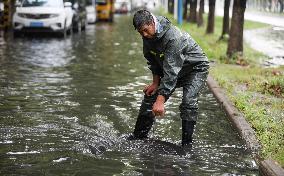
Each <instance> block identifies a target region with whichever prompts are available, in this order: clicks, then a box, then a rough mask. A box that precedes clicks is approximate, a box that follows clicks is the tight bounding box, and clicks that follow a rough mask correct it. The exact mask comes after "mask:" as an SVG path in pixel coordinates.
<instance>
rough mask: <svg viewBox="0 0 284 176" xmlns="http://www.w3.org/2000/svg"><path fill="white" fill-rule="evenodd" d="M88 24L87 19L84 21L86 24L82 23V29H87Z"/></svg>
mask: <svg viewBox="0 0 284 176" xmlns="http://www.w3.org/2000/svg"><path fill="white" fill-rule="evenodd" d="M86 26H87V21H86V20H85V21H84V25H82V30H83V31H85V30H86Z"/></svg>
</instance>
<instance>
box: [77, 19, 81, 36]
mask: <svg viewBox="0 0 284 176" xmlns="http://www.w3.org/2000/svg"><path fill="white" fill-rule="evenodd" d="M77 27H78V29H77V31H78V32H79V33H80V32H81V31H82V22H81V21H79V22H78V26H77Z"/></svg>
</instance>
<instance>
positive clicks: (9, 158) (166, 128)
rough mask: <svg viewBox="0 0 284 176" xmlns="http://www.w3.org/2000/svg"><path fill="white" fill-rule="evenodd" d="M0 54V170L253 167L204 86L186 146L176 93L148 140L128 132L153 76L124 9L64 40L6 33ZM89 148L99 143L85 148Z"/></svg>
mask: <svg viewBox="0 0 284 176" xmlns="http://www.w3.org/2000/svg"><path fill="white" fill-rule="evenodd" d="M0 53H1V54H2V55H1V56H3V57H1V59H0V100H1V101H0V117H1V118H0V156H1V161H0V165H1V173H3V174H6V175H9V174H17V175H44V174H45V175H62V174H67V175H71V174H72V175H74V174H75V175H87V174H90V175H94V174H95V175H114V174H117V175H118V174H125V175H182V174H184V175H222V174H246V175H249V174H250V175H256V174H257V167H256V166H255V165H253V160H252V158H251V155H250V153H249V152H248V151H247V150H246V147H245V146H244V143H243V142H242V141H241V140H240V138H239V136H238V135H237V132H236V131H235V130H233V128H232V126H231V125H230V123H229V122H228V120H227V118H226V117H225V114H224V112H222V111H221V110H220V108H219V106H218V104H217V102H216V101H215V99H214V98H213V95H212V94H211V93H209V91H208V90H207V89H205V90H204V91H203V92H202V94H201V99H200V109H201V110H200V111H201V114H200V117H199V121H198V125H197V129H196V133H195V136H194V145H193V146H192V148H191V149H190V150H188V151H184V150H183V149H182V148H181V147H180V135H181V134H180V132H181V130H180V128H181V127H180V126H181V125H180V123H181V122H180V119H179V114H178V112H179V111H178V105H179V103H180V102H179V101H180V97H181V94H182V92H181V90H178V91H177V92H176V93H175V94H174V95H173V97H172V98H171V99H170V101H169V102H168V103H167V105H166V107H167V113H166V118H165V119H160V120H158V121H157V124H156V131H155V135H154V136H152V138H151V139H150V140H148V141H132V142H130V141H127V140H126V139H125V138H126V136H127V134H129V133H130V132H131V131H132V130H133V127H134V124H135V121H136V116H137V113H138V109H139V105H140V103H141V100H142V96H143V95H142V87H143V86H144V85H145V84H146V83H148V82H150V81H151V77H150V74H149V72H148V70H147V67H146V64H145V61H144V60H143V59H142V53H141V40H140V36H139V35H138V34H137V33H136V32H135V31H134V30H133V28H132V26H131V19H130V18H129V17H127V16H118V17H116V22H115V23H113V24H105V23H98V24H97V25H95V26H89V27H88V29H87V31H86V32H82V34H81V35H73V36H71V37H68V38H66V39H53V38H44V39H41V38H17V39H12V38H8V40H7V41H6V44H5V45H1V46H0ZM153 138H154V139H153ZM89 146H94V147H97V148H99V147H101V148H100V149H105V150H102V152H99V153H96V154H92V151H91V149H90V147H89ZM185 152H186V153H187V154H186V155H185V154H184V153H185Z"/></svg>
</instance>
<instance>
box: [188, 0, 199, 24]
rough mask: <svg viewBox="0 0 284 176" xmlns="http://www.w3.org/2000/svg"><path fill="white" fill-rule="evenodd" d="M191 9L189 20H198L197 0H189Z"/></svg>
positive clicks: (193, 21)
mask: <svg viewBox="0 0 284 176" xmlns="http://www.w3.org/2000/svg"><path fill="white" fill-rule="evenodd" d="M189 4H190V10H189V21H190V22H192V23H196V22H197V16H196V14H197V13H196V9H197V0H189Z"/></svg>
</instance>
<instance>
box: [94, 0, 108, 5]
mask: <svg viewBox="0 0 284 176" xmlns="http://www.w3.org/2000/svg"><path fill="white" fill-rule="evenodd" d="M96 4H99V5H105V4H107V0H96Z"/></svg>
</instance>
